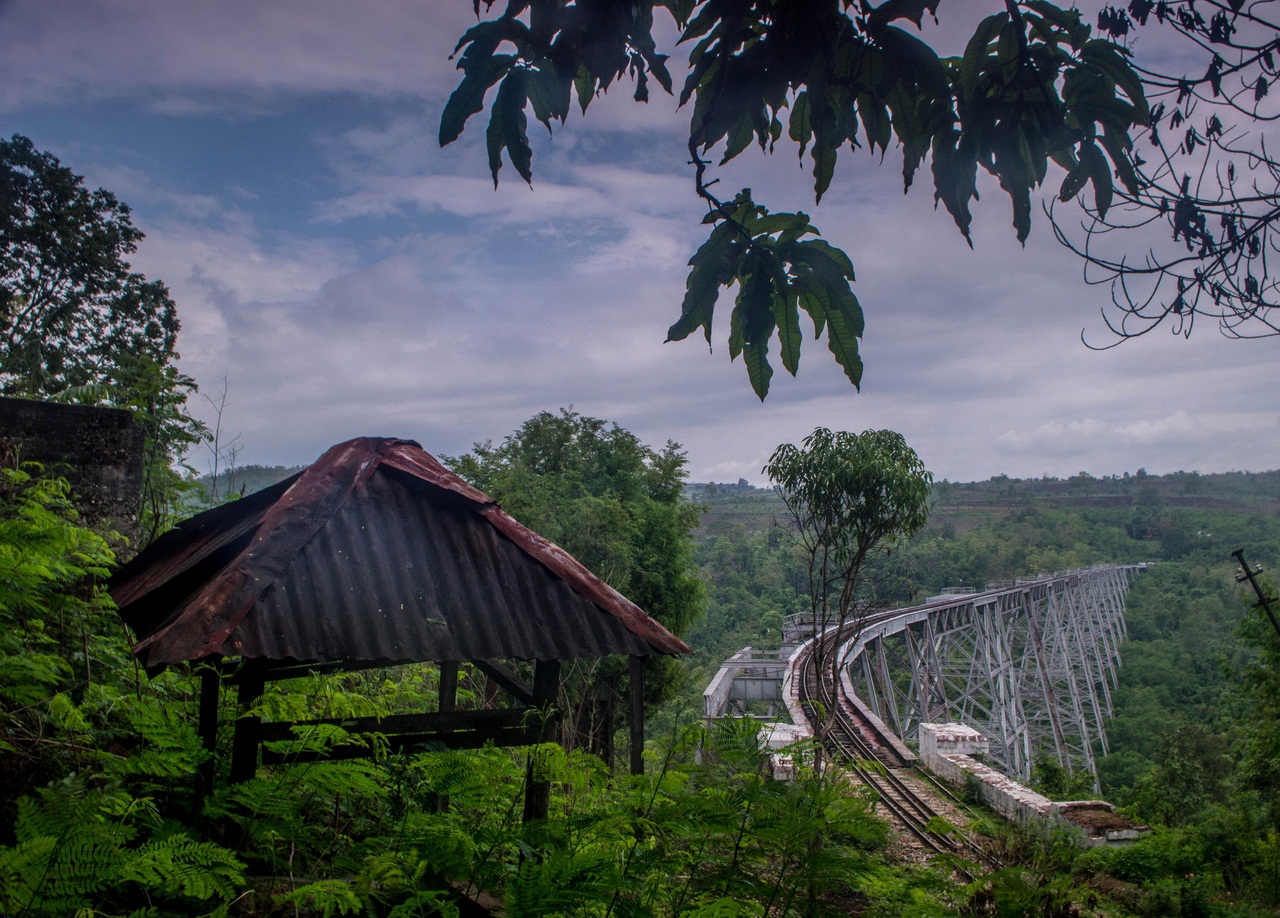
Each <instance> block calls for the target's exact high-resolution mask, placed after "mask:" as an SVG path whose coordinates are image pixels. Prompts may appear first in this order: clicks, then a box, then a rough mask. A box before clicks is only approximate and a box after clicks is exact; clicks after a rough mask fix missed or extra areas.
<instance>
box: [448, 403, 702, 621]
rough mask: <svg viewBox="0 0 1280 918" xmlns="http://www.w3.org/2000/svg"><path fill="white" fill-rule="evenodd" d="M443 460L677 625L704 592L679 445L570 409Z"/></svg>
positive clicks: (694, 514)
mask: <svg viewBox="0 0 1280 918" xmlns="http://www.w3.org/2000/svg"><path fill="white" fill-rule="evenodd" d="M445 462H446V464H447V465H449V467H450V468H452V469H453V470H454V471H455V472H457V473H458V474H459V475H461V476H462V477H463V478H466V479H467V480H468V481H470V482H471V483H472V484H474V485H475V486H476V487H478V488H480V489H481V490H482V491H484V492H485V493H487V494H488V495H489V496H490V497H493V498H494V499H495V500H497V501H498V502H499V503H501V504H502V507H503V509H504V510H506V511H507V512H508V513H510V514H511V515H512V516H514V517H515V518H516V519H518V520H520V522H522V523H524V524H525V525H526V526H528V527H529V528H531V529H533V530H534V531H535V532H537V533H539V534H540V535H543V536H545V537H546V538H548V539H550V540H551V541H553V542H555V543H556V544H558V545H560V546H561V547H562V548H564V549H565V550H566V551H568V552H569V553H570V554H571V555H573V556H574V557H575V558H577V559H578V560H579V561H581V562H582V563H583V564H585V565H586V566H587V567H588V568H590V569H591V571H592V572H593V573H595V574H596V575H597V576H599V577H600V578H602V579H603V580H605V581H606V582H607V583H608V584H609V585H610V586H612V587H613V588H614V589H616V590H618V591H619V592H621V593H622V594H624V595H625V596H626V597H627V598H628V599H631V600H632V601H633V602H635V603H637V604H638V605H639V606H640V607H641V608H643V609H644V610H645V611H646V612H648V613H649V614H651V615H652V616H653V617H654V618H656V619H658V621H660V622H662V624H663V625H665V626H666V627H667V628H668V629H670V630H671V631H673V632H674V633H675V634H677V635H684V634H687V633H688V631H689V626H690V624H691V623H692V621H693V619H694V618H695V617H696V616H697V615H698V614H699V613H700V612H701V603H702V597H703V591H702V584H701V583H700V582H699V581H698V579H697V577H696V576H694V574H693V573H692V571H691V562H692V555H693V542H692V538H691V535H690V533H691V530H692V529H693V528H694V527H696V526H697V525H698V511H697V508H696V507H694V506H693V505H692V504H690V503H689V502H688V501H686V500H685V499H684V497H683V484H684V479H685V476H686V472H685V455H684V453H683V452H681V450H680V446H679V444H676V443H667V445H666V446H664V447H663V448H662V449H660V450H654V449H652V448H650V447H648V446H646V445H645V444H644V443H642V442H641V441H640V439H639V438H638V437H637V436H636V435H635V434H633V433H631V432H630V431H628V430H624V429H623V428H621V427H619V426H618V425H617V424H609V423H608V422H607V421H603V420H601V419H599V418H593V417H587V416H585V415H582V414H579V413H578V412H576V411H574V410H573V409H572V408H567V409H562V410H561V411H560V413H559V414H552V413H551V412H549V411H543V412H539V413H538V414H536V415H534V416H533V417H532V418H530V419H529V420H527V421H525V422H524V423H523V424H521V425H520V427H519V428H518V429H517V430H515V431H514V432H513V433H511V434H509V435H508V436H507V437H505V438H504V439H503V441H502V442H501V443H500V444H498V445H496V446H495V445H494V444H493V443H492V442H485V443H477V444H476V445H475V448H474V449H473V450H472V451H471V452H470V453H467V454H465V455H463V456H457V457H446V459H445Z"/></svg>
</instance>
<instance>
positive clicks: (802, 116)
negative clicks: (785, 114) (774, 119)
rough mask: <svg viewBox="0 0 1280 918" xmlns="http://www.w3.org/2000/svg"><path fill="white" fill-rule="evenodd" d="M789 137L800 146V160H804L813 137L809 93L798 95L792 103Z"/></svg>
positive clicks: (804, 92) (788, 124) (788, 122)
mask: <svg viewBox="0 0 1280 918" xmlns="http://www.w3.org/2000/svg"><path fill="white" fill-rule="evenodd" d="M787 136H789V137H790V138H791V139H792V140H794V141H795V142H796V143H798V144H799V145H800V158H801V159H804V151H805V149H806V148H807V147H808V146H809V141H810V139H812V137H813V125H812V124H811V123H810V121H809V93H808V91H803V92H799V93H797V94H796V98H795V101H794V102H792V103H791V116H790V117H789V118H788V119H787Z"/></svg>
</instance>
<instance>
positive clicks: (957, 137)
mask: <svg viewBox="0 0 1280 918" xmlns="http://www.w3.org/2000/svg"><path fill="white" fill-rule="evenodd" d="M977 183H978V158H977V156H976V154H975V153H974V152H973V143H972V142H971V141H967V140H966V139H965V138H964V137H963V136H962V135H961V133H960V132H959V131H957V130H955V129H954V128H952V129H951V130H948V131H946V132H944V133H940V134H937V135H935V136H934V139H933V197H934V201H935V202H937V201H941V202H942V205H943V207H945V208H946V209H947V213H949V214H951V219H952V220H953V221H955V224H956V227H957V228H958V229H959V230H960V232H961V233H962V234H963V235H964V238H965V240H966V241H967V242H968V243H969V247H970V248H973V238H972V236H970V234H969V226H970V224H971V223H972V222H973V214H972V213H971V212H970V210H969V202H970V201H972V200H976V199H977V197H978V191H977Z"/></svg>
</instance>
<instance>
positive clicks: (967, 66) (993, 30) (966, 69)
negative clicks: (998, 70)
mask: <svg viewBox="0 0 1280 918" xmlns="http://www.w3.org/2000/svg"><path fill="white" fill-rule="evenodd" d="M1008 21H1009V15H1008V14H1007V13H995V14H994V15H991V16H988V17H987V18H986V19H984V20H982V22H980V23H978V28H977V29H975V30H974V33H973V37H972V38H970V39H969V43H968V44H967V45H966V46H965V49H964V57H963V58H961V61H960V98H961V99H962V100H963V101H965V102H969V101H971V100H972V99H973V94H974V92H975V90H976V89H977V86H978V76H979V75H980V74H981V73H982V65H983V64H984V63H986V60H987V47H988V46H989V45H990V44H991V40H992V39H993V38H995V37H996V35H998V34H999V32H1000V28H1001V26H1003V25H1004V24H1005V23H1007V22H1008Z"/></svg>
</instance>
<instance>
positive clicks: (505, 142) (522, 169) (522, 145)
mask: <svg viewBox="0 0 1280 918" xmlns="http://www.w3.org/2000/svg"><path fill="white" fill-rule="evenodd" d="M528 73H529V71H527V70H524V69H522V68H516V69H514V70H512V71H511V72H510V73H509V74H507V78H506V79H505V80H503V81H502V85H501V86H499V87H498V98H497V99H496V100H495V101H494V105H493V116H494V117H495V118H499V119H500V121H501V124H502V137H501V141H500V143H501V146H503V147H505V148H506V150H507V158H508V159H510V160H511V165H513V166H515V168H516V172H518V173H520V177H521V178H522V179H524V180H525V181H526V182H529V183H532V182H533V170H532V168H531V161H532V159H533V151H532V150H531V149H529V135H528V132H527V128H528V125H529V119H528V118H527V117H526V116H525V113H524V107H525V105H526V103H527V102H528V100H529V96H528V93H527V92H526V91H525V84H526V82H527V77H528ZM493 156H494V151H493V146H492V141H491V142H490V148H489V166H490V168H491V169H493ZM493 182H494V184H495V185H496V184H497V183H498V170H497V169H493Z"/></svg>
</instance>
